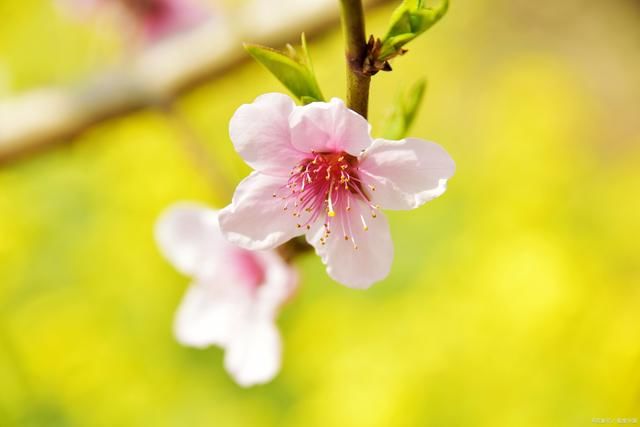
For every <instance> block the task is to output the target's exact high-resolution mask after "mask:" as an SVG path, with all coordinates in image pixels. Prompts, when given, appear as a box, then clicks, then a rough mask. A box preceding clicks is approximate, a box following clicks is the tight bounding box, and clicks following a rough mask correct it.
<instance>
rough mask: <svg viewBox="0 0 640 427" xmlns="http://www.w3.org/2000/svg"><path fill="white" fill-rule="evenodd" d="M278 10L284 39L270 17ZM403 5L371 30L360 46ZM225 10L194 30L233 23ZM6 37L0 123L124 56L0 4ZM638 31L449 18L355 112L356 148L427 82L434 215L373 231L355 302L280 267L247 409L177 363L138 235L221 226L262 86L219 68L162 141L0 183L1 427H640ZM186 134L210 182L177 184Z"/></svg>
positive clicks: (34, 166)
mask: <svg viewBox="0 0 640 427" xmlns="http://www.w3.org/2000/svg"><path fill="white" fill-rule="evenodd" d="M271 3H272V5H271V6H270V9H271V10H273V11H276V12H277V13H274V15H273V20H275V22H276V23H277V24H278V25H280V23H279V22H278V21H277V20H278V16H280V15H279V11H281V10H282V11H283V12H282V13H284V11H285V8H286V7H287V5H286V4H284V2H278V1H276V0H274V1H272V2H271ZM397 3H398V2H394V1H391V2H388V1H387V2H382V4H379V5H377V6H376V7H375V8H372V9H370V11H369V13H368V17H367V19H368V31H369V32H372V33H374V34H378V35H381V33H382V32H383V31H384V30H385V28H386V23H387V21H388V18H389V15H390V13H391V11H392V9H393V8H394V7H395V6H396V4H397ZM241 6H242V5H241V4H240V2H226V4H218V5H214V8H213V9H214V10H215V11H214V13H218V14H225V13H227V11H233V10H235V11H236V12H233V13H232V14H233V16H235V18H234V19H242V13H251V12H250V10H249V12H247V11H246V10H244V11H242V12H241V13H240V12H238V11H240V10H241V9H242V8H241ZM319 19H320V17H319ZM0 20H1V21H2V23H1V24H0V99H5V100H7V99H13V98H14V97H16V96H19V95H20V94H22V93H25V92H26V91H30V90H33V89H36V88H39V87H43V86H51V85H56V86H61V87H74V84H76V82H78V81H83V80H84V79H86V78H88V77H89V76H90V75H94V74H96V73H100V72H101V70H103V69H105V68H108V67H110V66H112V65H113V64H117V63H122V62H125V61H127V58H128V57H132V56H136V55H137V53H136V52H135V48H133V49H132V48H131V46H128V45H127V43H126V42H125V41H123V39H122V31H120V30H119V29H118V27H117V26H114V25H111V23H109V24H105V23H104V22H101V23H99V24H96V23H95V22H94V21H88V20H85V19H77V17H70V16H69V15H68V14H65V13H63V12H61V10H60V7H59V5H58V6H56V4H54V3H53V2H49V1H44V0H23V1H20V2H16V1H8V0H0ZM639 22H640V3H638V2H637V1H632V0H617V1H611V2H594V1H588V0H564V1H562V2H537V3H536V2H530V1H525V0H492V1H490V2H477V1H472V0H457V1H454V2H453V4H452V5H451V8H450V10H449V13H448V15H447V16H446V17H445V18H444V19H443V21H442V22H441V23H439V24H437V25H436V26H435V27H434V28H433V29H432V30H430V31H429V32H428V33H427V34H425V35H424V36H422V37H421V38H419V39H418V40H417V41H416V42H414V43H412V44H411V45H410V46H409V48H410V52H409V53H408V54H407V55H406V56H404V57H401V58H398V59H396V60H395V61H394V63H393V66H394V71H393V72H391V73H380V74H379V75H377V76H376V77H375V78H374V81H373V85H372V102H371V122H372V124H373V133H374V135H375V134H379V133H381V129H382V128H383V125H384V119H385V117H387V115H388V114H389V110H390V107H391V104H392V101H393V99H394V98H395V96H396V93H397V92H398V91H399V90H401V89H406V88H407V87H408V86H410V85H411V84H412V83H413V82H414V81H415V80H417V79H418V78H419V77H422V76H426V77H427V78H428V80H429V89H428V91H427V95H426V102H425V103H424V105H423V107H422V109H421V110H420V112H419V115H418V118H417V120H416V124H415V126H414V128H413V130H412V131H411V134H412V135H414V136H417V137H421V138H424V139H429V140H433V141H437V142H438V143H440V144H441V145H443V146H444V147H445V148H446V149H447V150H448V151H449V152H450V153H451V155H452V156H453V158H454V159H455V160H456V162H457V173H456V176H455V177H454V178H453V179H452V180H451V181H450V183H449V190H448V192H447V193H446V194H445V195H444V196H443V197H441V198H439V199H437V200H435V201H433V202H431V203H429V204H428V205H426V206H425V207H423V208H421V209H418V210H416V211H412V212H391V213H389V217H390V222H391V228H392V232H393V238H394V241H395V248H396V258H395V262H394V265H393V270H392V272H391V274H390V275H389V277H388V278H387V279H386V280H385V281H383V282H380V283H378V284H376V285H375V286H374V287H373V288H371V289H370V290H368V291H366V292H362V291H354V290H350V289H348V288H346V287H343V286H340V285H338V284H336V283H334V282H332V281H331V280H330V279H329V278H328V277H327V276H326V274H325V272H324V267H323V266H322V265H321V262H320V260H319V259H318V258H317V257H315V256H306V257H303V258H301V259H298V260H297V265H298V266H299V268H300V270H301V276H302V286H301V289H300V292H299V294H298V296H297V298H296V299H295V300H294V301H293V302H292V303H291V304H290V305H288V306H287V307H286V308H285V309H284V311H283V313H282V315H281V317H280V319H279V325H280V327H281V330H282V334H283V338H284V347H285V348H284V360H283V369H282V372H281V373H280V375H279V376H278V377H277V378H276V379H275V380H274V381H273V382H272V383H270V384H267V385H264V386H259V387H254V388H251V389H241V388H240V387H238V386H237V385H235V384H234V383H233V382H232V380H231V379H230V377H229V376H228V375H227V373H226V372H225V371H224V369H223V367H222V358H223V352H222V350H220V349H219V348H210V349H207V350H196V349H190V348H186V347H181V346H180V345H178V344H177V343H176V342H175V340H174V338H173V336H172V321H173V315H174V310H175V308H176V307H177V305H178V303H179V301H180V299H181V296H182V293H183V292H184V290H185V289H186V286H187V284H188V281H189V279H188V278H186V277H183V276H181V275H179V274H178V273H177V272H175V271H174V269H173V268H172V267H171V266H170V265H169V264H168V263H167V262H165V260H164V259H163V258H162V257H161V256H160V254H159V252H158V250H157V248H156V247H155V244H154V241H153V235H152V230H153V224H154V222H155V220H156V218H157V216H158V214H159V213H160V212H161V211H162V210H163V209H165V208H166V207H167V206H168V205H170V204H171V203H173V202H176V201H181V200H196V201H201V202H203V203H207V204H209V205H210V206H212V207H223V206H224V205H225V204H226V203H228V201H229V200H230V194H229V192H228V191H229V190H228V188H226V187H225V185H224V179H226V180H228V181H229V182H230V183H232V184H235V183H237V182H238V181H239V180H240V179H241V178H242V177H244V176H245V175H246V174H247V173H248V172H249V168H248V167H247V166H246V165H244V164H243V163H242V161H241V159H240V158H239V156H237V155H236V154H235V152H234V151H233V148H232V146H231V144H230V141H229V138H228V134H227V124H228V120H229V118H230V117H231V115H232V114H233V112H234V111H235V109H236V108H237V107H238V106H239V105H240V104H242V103H247V102H251V101H252V100H253V99H254V98H255V97H256V96H258V95H259V94H262V93H265V92H272V91H280V92H282V91H284V89H283V88H282V87H281V86H280V85H279V83H278V82H277V81H276V80H275V79H274V78H273V77H271V76H270V75H269V74H268V73H267V72H266V71H265V70H264V69H263V68H261V67H260V66H259V65H257V64H255V63H252V62H250V61H249V60H240V61H236V62H234V63H233V65H231V66H228V67H226V69H225V70H223V71H220V72H219V73H217V74H216V75H215V76H214V77H212V78H210V79H208V80H206V81H201V82H199V84H197V85H193V88H191V89H190V90H188V91H183V92H182V95H181V96H180V97H179V98H178V99H177V100H176V102H175V103H174V107H173V108H174V110H175V111H178V112H179V113H178V114H179V115H180V117H181V119H180V120H178V121H176V120H173V119H172V117H168V116H167V114H166V113H164V112H162V111H160V110H158V109H154V108H147V109H142V110H137V111H134V112H131V113H130V114H120V115H118V117H114V118H113V119H111V120H101V121H99V122H97V123H96V124H95V125H93V126H91V127H88V128H87V129H86V130H85V131H84V132H82V133H81V134H79V135H76V136H74V137H73V138H71V137H70V138H67V139H63V140H62V141H59V142H62V144H58V145H57V146H56V147H55V148H52V149H50V150H39V151H38V152H34V153H31V154H27V155H22V156H20V157H19V158H12V159H9V160H5V161H3V162H2V164H1V165H0V425H2V426H30V427H31V426H37V427H39V426H47V427H49V426H51V427H72V426H74V427H75V426H79V427H93V426H96V427H97V426H110V427H111V426H154V427H163V426H185V425H193V426H205V425H210V426H234V427H235V426H291V427H294V426H295V427H298V426H352V427H359V426H363V427H365V426H367V427H368V426H372V427H373V426H447V427H449V426H523V427H527V426H536V427H539V426H582V425H591V424H592V421H593V418H595V417H609V418H613V419H614V421H615V418H617V417H626V418H633V417H635V418H636V420H638V421H637V422H638V423H640V309H639V307H640V247H639V244H638V240H639V239H640V25H638V23H639ZM289 24H290V22H283V23H282V25H284V26H286V25H289ZM234 25H235V24H234V23H231V25H230V27H231V28H233V27H234ZM309 36H310V51H311V54H312V56H313V59H314V62H315V63H314V65H315V68H316V71H317V74H318V78H319V81H320V84H321V86H322V88H323V92H324V94H325V95H326V96H327V97H331V96H339V97H344V86H345V85H344V69H343V64H342V58H343V56H342V55H343V54H342V52H343V46H342V39H341V34H340V31H339V26H338V25H337V23H334V24H333V25H325V26H324V27H323V29H322V30H319V29H318V30H317V31H314V32H313V33H312V34H309ZM297 39H298V36H297V35H292V36H291V37H290V41H291V42H296V41H297ZM247 41H253V40H247ZM234 49H237V50H238V51H239V52H241V46H240V45H237V46H235V47H234ZM132 50H133V52H132ZM55 113H56V111H53V110H52V111H51V114H55ZM0 114H5V115H6V116H5V117H8V114H9V111H8V109H5V110H0ZM174 118H175V117H174ZM185 129H189V132H188V133H189V134H190V135H191V137H192V138H195V136H194V135H197V138H199V139H200V141H201V142H202V146H200V148H202V149H203V150H204V151H205V152H206V153H207V154H208V155H209V156H210V158H211V159H214V160H215V161H217V163H219V164H220V165H221V168H220V170H219V172H220V173H221V175H222V176H223V177H224V179H222V178H219V179H215V178H213V179H212V176H211V175H208V174H207V173H204V172H203V171H204V169H203V167H202V164H200V165H196V164H194V162H193V160H194V159H193V158H194V156H193V153H191V154H190V153H189V150H188V149H187V150H185V143H184V136H185ZM0 132H2V129H0Z"/></svg>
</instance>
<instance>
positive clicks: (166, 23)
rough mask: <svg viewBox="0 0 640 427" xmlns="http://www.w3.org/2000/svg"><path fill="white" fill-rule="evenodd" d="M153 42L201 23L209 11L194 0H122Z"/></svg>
mask: <svg viewBox="0 0 640 427" xmlns="http://www.w3.org/2000/svg"><path fill="white" fill-rule="evenodd" d="M121 2H123V4H124V5H125V7H127V8H128V9H129V12H130V14H131V16H132V17H134V18H135V20H136V21H138V23H139V26H140V29H141V30H142V32H143V35H144V38H145V40H146V41H147V42H149V43H153V42H155V41H158V40H160V39H163V38H165V37H167V36H170V35H172V34H174V33H178V32H180V31H183V30H186V29H188V28H191V27H193V26H195V25H197V24H199V23H201V22H202V21H203V20H204V19H205V18H206V17H207V15H208V12H207V11H206V10H205V9H204V8H203V7H202V6H200V5H199V4H197V3H196V2H194V1H193V0H121Z"/></svg>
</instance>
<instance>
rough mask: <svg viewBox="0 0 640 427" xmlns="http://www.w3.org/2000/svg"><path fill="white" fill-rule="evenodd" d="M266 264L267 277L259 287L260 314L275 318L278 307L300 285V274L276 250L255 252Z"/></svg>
mask: <svg viewBox="0 0 640 427" xmlns="http://www.w3.org/2000/svg"><path fill="white" fill-rule="evenodd" d="M253 253H254V254H256V256H258V257H260V258H261V260H262V264H263V265H264V266H265V278H264V282H263V283H262V285H261V286H260V287H259V288H258V289H257V294H256V299H257V303H258V305H257V307H256V308H255V311H256V312H257V313H258V315H260V316H262V317H266V318H275V316H276V314H277V310H278V308H279V307H280V306H281V305H282V304H283V303H284V302H285V301H286V300H287V299H289V298H290V297H291V295H292V294H293V293H294V292H295V290H296V287H297V285H298V274H297V272H296V270H295V269H294V268H292V267H291V266H290V265H289V264H287V263H286V262H284V260H283V259H282V257H280V256H279V255H278V254H277V253H276V252H275V251H256V252H253Z"/></svg>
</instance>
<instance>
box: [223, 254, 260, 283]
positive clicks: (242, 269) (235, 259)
mask: <svg viewBox="0 0 640 427" xmlns="http://www.w3.org/2000/svg"><path fill="white" fill-rule="evenodd" d="M230 256H231V259H230V260H229V262H231V263H232V264H233V266H234V267H235V273H236V279H238V282H239V283H240V284H242V285H244V286H246V287H247V288H248V289H249V290H250V291H254V290H256V289H257V288H258V287H259V286H260V285H261V284H263V283H264V281H265V276H266V273H265V268H264V266H263V265H262V264H261V263H260V261H258V259H257V257H256V255H254V254H253V253H252V252H249V251H246V250H243V249H237V250H233V251H231V253H230Z"/></svg>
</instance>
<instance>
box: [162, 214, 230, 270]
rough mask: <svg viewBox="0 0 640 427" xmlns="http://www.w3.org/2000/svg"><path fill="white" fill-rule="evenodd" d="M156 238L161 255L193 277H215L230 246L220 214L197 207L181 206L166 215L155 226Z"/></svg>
mask: <svg viewBox="0 0 640 427" xmlns="http://www.w3.org/2000/svg"><path fill="white" fill-rule="evenodd" d="M155 237H156V241H157V243H158V246H159V248H160V251H161V252H162V254H163V255H164V256H165V257H166V258H167V259H168V260H169V261H170V262H171V263H172V264H173V265H174V267H175V268H176V269H177V270H178V271H180V272H182V273H184V274H186V275H190V276H196V275H202V274H205V273H206V272H207V271H208V272H209V274H212V271H211V270H212V269H215V267H216V259H217V258H219V255H220V254H221V253H222V252H223V251H224V250H225V247H226V246H227V245H228V243H227V242H226V241H225V239H224V237H223V236H222V233H221V232H220V228H219V226H218V213H217V212H216V211H214V210H211V209H208V208H205V207H203V206H200V205H198V204H195V203H178V204H175V205H173V206H172V207H170V208H169V209H167V210H166V211H164V212H163V213H162V214H161V216H160V218H159V219H158V221H157V222H156V226H155Z"/></svg>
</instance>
